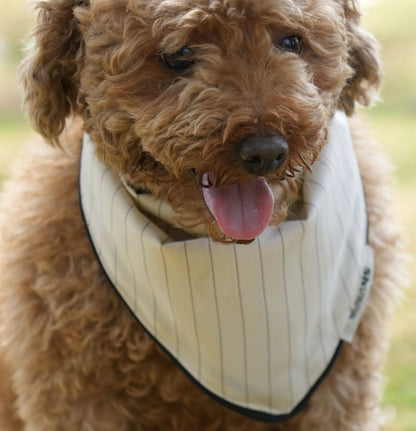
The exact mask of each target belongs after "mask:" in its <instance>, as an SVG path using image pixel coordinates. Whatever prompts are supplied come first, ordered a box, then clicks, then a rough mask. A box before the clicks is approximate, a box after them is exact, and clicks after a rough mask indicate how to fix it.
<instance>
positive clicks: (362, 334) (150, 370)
mask: <svg viewBox="0 0 416 431" xmlns="http://www.w3.org/2000/svg"><path fill="white" fill-rule="evenodd" d="M37 8H38V20H37V24H36V26H35V29H34V33H33V39H34V46H33V47H32V49H31V51H30V53H29V55H28V58H27V59H26V61H25V62H24V64H23V66H22V77H23V83H24V90H25V102H26V105H27V108H28V111H29V115H30V118H31V120H32V122H33V125H34V127H35V128H36V130H37V131H38V132H39V133H40V134H41V135H42V136H43V137H44V138H46V140H47V141H48V142H49V143H51V144H53V145H52V146H42V145H37V146H33V145H32V146H31V147H28V148H27V149H26V152H25V154H24V155H23V157H22V158H21V160H20V161H19V163H18V166H17V171H16V174H15V178H14V180H12V181H11V182H9V183H8V184H7V185H6V186H5V191H4V193H3V197H2V207H1V228H2V236H1V251H0V253H1V255H0V266H1V267H0V282H1V283H0V285H1V290H0V299H1V302H0V313H1V314H0V316H1V317H0V334H1V345H2V356H1V358H2V359H1V367H0V371H1V374H0V375H1V378H2V380H1V383H0V399H1V402H0V425H1V429H2V430H5V431H6V430H26V431H29V430H30V431H35V430H38V431H48V430H50V431H52V430H54V431H57V430H68V431H69V430H74V431H75V430H76V431H79V430H86V431H87V430H100V431H105V430H109V431H110V430H111V431H114V430H119V431H122V430H165V431H166V430H183V431H190V430H201V431H208V430H209V431H214V430H247V431H248V430H249V431H255V430H259V431H260V430H287V431H289V430H307V431H312V430H320V431H321V430H328V431H333V430H335V429H337V430H340V431H341V430H343V431H347V430H348V431H353V430H354V431H355V430H365V431H371V430H377V429H379V425H380V421H381V419H380V418H381V414H380V411H379V407H378V406H379V401H380V394H381V386H382V374H381V371H382V363H383V357H384V354H385V350H386V340H387V335H386V333H387V324H386V320H387V319H386V318H387V316H388V314H389V311H390V308H391V304H392V302H393V300H394V298H395V296H396V291H397V289H396V285H397V281H398V275H397V274H398V264H399V257H400V239H399V234H398V229H397V226H396V225H395V223H394V217H393V216H392V203H391V196H390V191H389V188H388V182H389V176H390V174H389V172H390V167H389V163H388V162H387V161H386V160H385V158H384V157H383V156H382V155H381V154H380V151H379V148H378V146H377V145H376V144H374V143H372V142H371V141H369V140H368V139H367V137H366V136H363V135H362V132H361V130H362V128H361V127H360V126H359V125H357V120H355V119H352V120H351V121H350V125H351V130H352V135H353V141H354V146H355V149H356V153H357V157H358V161H359V165H360V170H361V174H362V179H363V183H364V189H365V195H366V200H367V205H368V214H369V221H370V242H371V245H372V246H373V248H374V250H375V254H376V272H375V280H374V285H373V289H372V293H371V300H370V303H369V305H368V307H367V309H366V312H365V315H364V317H363V319H362V323H361V325H360V327H359V329H358V332H357V334H356V336H355V339H354V342H353V343H352V344H350V345H345V346H344V348H343V349H342V351H341V354H340V356H339V357H338V359H337V361H336V363H335V365H334V367H333V369H332V371H331V372H330V374H329V376H328V377H327V378H326V379H325V380H324V382H323V383H322V384H321V386H320V387H319V388H318V389H317V391H316V392H315V394H314V395H313V396H312V398H311V399H310V401H309V403H308V404H307V406H306V407H305V408H304V410H302V411H301V412H300V413H299V414H297V415H296V416H295V417H294V418H292V419H289V420H287V421H285V422H282V423H278V424H265V423H261V422H255V421H253V420H251V419H248V418H246V417H244V416H241V415H239V414H237V413H235V412H232V411H230V410H228V409H226V408H225V407H223V406H221V405H219V404H217V402H215V401H213V400H211V399H210V398H209V397H208V396H207V395H206V394H204V393H202V392H201V391H200V389H198V388H197V387H195V386H194V384H193V383H192V382H191V381H190V380H189V379H188V377H186V376H185V375H184V374H183V373H182V371H180V370H179V369H178V368H177V367H176V365H174V364H173V363H172V361H171V360H170V359H169V358H168V357H167V356H166V354H165V353H163V352H162V351H161V350H160V348H159V347H158V346H157V345H155V343H154V342H153V341H152V340H151V339H150V337H149V336H148V335H147V334H146V333H145V332H144V331H143V330H142V329H141V327H140V326H139V325H138V324H137V323H136V321H135V319H134V318H133V317H132V316H131V314H130V312H129V311H128V310H127V309H126V307H125V306H124V305H123V304H122V303H121V301H120V299H119V298H118V296H117V295H116V294H115V293H114V291H113V290H112V288H111V287H110V286H109V284H108V282H107V279H106V277H105V276H104V274H103V273H102V271H101V269H100V266H99V264H98V262H97V261H96V259H95V256H94V253H93V251H92V248H91V245H90V243H89V240H88V238H87V234H86V231H85V227H84V224H83V221H82V217H81V213H80V209H79V202H78V167H79V154H80V147H81V139H82V132H83V131H86V132H88V133H89V134H90V136H91V138H92V140H93V141H94V142H95V143H96V145H97V149H98V156H99V157H100V158H101V160H103V161H104V162H105V163H106V164H108V165H110V166H111V167H112V168H113V169H114V170H115V171H117V172H119V173H121V174H122V175H124V177H125V178H127V179H128V181H129V182H130V183H131V184H132V185H133V186H134V187H135V188H137V189H140V190H144V191H149V192H152V193H154V194H155V195H157V196H162V197H165V198H166V199H167V200H168V201H169V202H170V203H171V205H172V207H173V209H174V210H175V212H176V216H177V220H178V223H179V224H181V225H182V226H183V227H184V228H186V227H190V226H196V225H202V226H204V228H205V229H206V231H207V232H208V233H209V235H210V236H211V237H212V238H213V239H214V240H217V241H223V242H227V241H230V239H229V238H227V237H226V236H225V235H224V234H223V233H222V232H221V230H220V229H219V227H218V226H217V224H216V223H215V221H214V220H213V218H212V217H211V216H210V213H209V211H208V210H207V208H206V206H205V203H204V201H203V199H202V197H201V191H200V185H201V177H202V175H203V173H205V172H215V182H216V183H217V184H231V183H234V182H237V181H238V182H241V181H244V180H246V179H248V178H249V174H247V173H246V172H245V171H244V170H243V169H242V168H241V166H240V165H239V164H238V163H237V162H236V160H235V146H236V143H237V142H239V141H240V140H241V139H242V138H244V137H245V136H248V135H252V134H258V133H279V134H281V135H283V136H284V137H285V138H286V139H287V142H288V144H289V157H288V159H287V161H286V162H285V164H284V165H283V166H282V167H281V168H280V169H279V170H278V171H277V172H276V173H273V174H270V175H268V176H267V181H268V182H269V183H270V184H272V185H275V186H276V187H277V188H278V189H280V190H281V192H280V193H279V194H278V196H277V200H276V205H275V211H274V215H273V218H272V223H275V224H277V223H279V222H280V221H282V220H283V218H284V217H285V216H286V213H287V210H288V208H289V206H290V203H291V199H293V196H296V190H297V188H298V187H300V186H301V181H298V180H297V178H300V177H301V172H302V171H303V170H305V169H309V168H310V165H311V164H312V163H313V161H314V159H315V158H316V156H317V155H318V154H319V151H320V149H321V148H322V146H323V145H325V143H326V140H327V134H328V126H329V121H330V119H331V117H332V115H333V113H334V111H335V110H336V109H341V110H344V111H345V112H346V113H347V114H348V115H349V116H352V115H353V113H354V109H355V105H356V103H357V102H358V103H359V104H361V105H368V104H369V103H370V102H371V101H372V100H373V98H374V96H375V95H376V92H377V89H378V86H379V82H380V75H381V73H380V66H379V61H378V54H377V44H376V43H375V41H374V39H373V38H372V36H370V35H369V34H368V33H366V32H364V31H363V30H361V29H360V27H359V24H360V13H359V10H358V5H357V4H356V1H355V0H89V1H88V0H42V1H38V2H37ZM292 34H296V35H300V36H301V37H302V45H303V52H302V53H301V54H299V55H297V54H296V53H292V52H286V51H284V50H282V49H280V48H279V43H278V42H279V40H281V39H282V38H283V37H285V36H287V35H292ZM184 46H192V47H193V49H194V51H195V52H196V53H197V54H196V55H197V61H196V62H195V64H194V65H193V67H192V69H191V70H185V71H182V72H178V71H177V70H172V69H169V68H168V67H167V66H166V64H163V61H160V59H161V58H163V55H164V54H165V53H174V52H177V51H178V50H180V49H181V48H182V47H184ZM69 118H72V120H69ZM54 146H59V147H62V148H63V149H64V151H60V150H59V149H56V148H53V147H54ZM190 170H194V172H195V174H196V175H195V176H192V175H190V173H189V172H190ZM289 209H290V208H289Z"/></svg>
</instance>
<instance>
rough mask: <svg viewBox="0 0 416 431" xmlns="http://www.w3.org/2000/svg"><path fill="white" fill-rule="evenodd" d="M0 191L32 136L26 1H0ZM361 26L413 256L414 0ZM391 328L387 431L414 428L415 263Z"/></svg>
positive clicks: (385, 5)
mask: <svg viewBox="0 0 416 431" xmlns="http://www.w3.org/2000/svg"><path fill="white" fill-rule="evenodd" d="M1 2H2V3H1V5H2V13H1V16H0V187H1V183H2V182H3V181H4V180H5V179H6V178H7V176H8V175H9V174H10V165H11V163H12V161H13V159H14V158H15V157H16V155H17V153H18V152H19V148H20V147H21V145H22V144H23V143H24V142H25V141H27V140H29V139H31V138H32V137H33V133H32V132H31V130H30V127H29V126H28V123H27V121H26V120H25V118H24V116H23V114H22V111H21V108H20V101H19V95H18V94H19V93H18V82H17V79H16V69H17V65H18V63H19V61H20V60H21V57H22V47H23V45H24V36H25V35H26V34H27V30H28V28H29V27H30V25H31V22H32V17H31V11H30V8H29V7H28V1H27V0H1ZM363 3H364V6H365V15H364V20H363V23H364V26H365V27H366V28H367V29H369V30H370V31H371V32H373V33H374V34H375V35H376V36H377V37H378V39H379V41H380V42H381V45H382V55H383V61H384V68H385V78H384V85H383V90H382V102H381V103H380V104H378V105H377V106H376V107H375V108H373V109H371V110H369V111H364V112H363V115H364V116H365V118H366V120H367V121H368V123H369V124H370V125H371V126H372V129H373V131H374V136H375V137H376V138H377V139H378V140H379V141H380V142H381V143H382V145H383V146H384V147H385V149H386V151H387V153H388V154H389V156H390V158H391V159H392V160H393V162H394V164H395V166H396V181H395V183H394V187H395V190H396V195H397V202H396V208H397V215H398V217H399V218H400V220H401V221H402V224H403V225H404V228H405V237H406V240H407V242H408V249H409V251H410V255H411V256H413V257H414V256H416V0H366V1H364V2H363ZM409 274H410V283H409V288H408V289H407V290H406V295H405V299H404V301H403V302H402V303H401V305H400V306H399V308H398V309H397V311H396V314H395V317H394V321H393V325H392V343H391V349H390V354H389V357H388V362H387V366H386V368H387V370H386V372H387V382H386V394H385V401H384V405H385V408H386V410H387V411H388V412H389V413H391V414H392V415H393V414H394V419H392V423H391V424H390V425H388V426H387V427H386V430H388V431H415V430H416V290H415V289H414V288H413V287H414V286H415V285H416V266H415V262H414V260H413V262H411V264H410V265H409Z"/></svg>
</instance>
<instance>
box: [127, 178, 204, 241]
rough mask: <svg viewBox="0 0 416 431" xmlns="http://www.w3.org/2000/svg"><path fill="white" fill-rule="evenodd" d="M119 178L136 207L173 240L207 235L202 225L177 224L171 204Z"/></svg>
mask: <svg viewBox="0 0 416 431" xmlns="http://www.w3.org/2000/svg"><path fill="white" fill-rule="evenodd" d="M121 180H122V183H123V186H124V188H125V189H126V190H127V192H128V193H129V195H130V196H131V197H132V199H133V201H134V202H135V204H136V206H137V208H138V209H139V210H140V211H141V212H143V213H144V214H146V216H147V217H148V218H149V219H150V220H151V221H152V222H153V223H155V224H156V225H157V226H158V227H159V228H160V229H162V230H163V231H164V232H166V233H167V234H168V235H169V236H170V237H171V238H172V239H173V240H175V241H184V240H187V239H192V238H200V237H205V236H208V231H207V230H206V229H205V228H204V226H202V225H198V226H196V227H193V228H186V229H185V228H183V227H181V226H179V225H178V224H177V223H176V221H175V213H174V211H173V209H172V207H171V205H170V204H169V203H168V202H167V201H166V200H165V199H163V198H158V199H157V198H155V197H154V196H153V195H152V194H151V193H147V192H140V191H136V190H134V188H133V187H131V186H130V185H129V184H128V183H127V182H126V181H125V180H124V179H123V178H122V179H121Z"/></svg>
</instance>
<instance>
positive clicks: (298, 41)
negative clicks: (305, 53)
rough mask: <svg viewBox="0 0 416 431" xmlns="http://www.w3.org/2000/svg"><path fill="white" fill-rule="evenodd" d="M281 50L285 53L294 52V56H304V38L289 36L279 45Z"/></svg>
mask: <svg viewBox="0 0 416 431" xmlns="http://www.w3.org/2000/svg"><path fill="white" fill-rule="evenodd" d="M278 45H279V48H280V49H281V50H283V51H287V52H293V53H294V54H299V55H300V54H302V38H301V36H287V37H285V38H283V39H282V40H281V41H280V42H279V43H278Z"/></svg>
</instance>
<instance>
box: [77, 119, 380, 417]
mask: <svg viewBox="0 0 416 431" xmlns="http://www.w3.org/2000/svg"><path fill="white" fill-rule="evenodd" d="M313 170H314V172H313V174H309V173H307V174H306V175H305V181H304V186H303V196H302V198H303V211H302V214H303V216H304V217H303V218H302V219H299V220H288V221H285V222H283V223H282V224H280V225H279V226H269V227H268V228H266V230H265V231H264V232H263V233H262V234H261V235H260V236H259V237H258V238H257V239H256V240H255V241H254V242H253V243H251V244H250V245H236V244H231V245H224V244H219V243H215V242H213V241H211V240H210V239H209V238H206V237H199V238H195V239H188V240H177V239H175V238H173V237H172V236H170V235H169V233H168V232H166V231H164V230H162V229H161V228H160V227H159V226H158V225H156V224H155V223H154V222H153V221H152V220H151V219H150V218H149V217H147V216H146V215H145V214H144V213H143V212H141V211H140V210H139V209H138V208H137V206H136V202H135V201H134V199H132V197H131V196H130V194H129V193H128V192H127V191H126V188H125V187H124V185H123V184H122V181H121V180H120V178H119V177H118V176H117V175H116V174H115V173H114V172H112V170H111V169H110V168H109V167H107V166H105V165H104V164H102V163H101V162H100V161H99V160H98V158H97V157H96V155H95V147H94V144H93V143H92V142H91V141H90V139H89V137H88V136H87V135H85V139H84V145H83V153H82V160H81V171H80V196H81V206H82V211H83V215H84V218H85V222H86V226H87V229H88V232H89V235H90V238H91V241H92V244H93V247H94V249H95V251H96V253H97V257H98V258H99V260H100V262H101V264H102V266H103V268H104V270H105V272H106V274H107V276H108V278H109V280H110V281H111V283H112V284H113V286H114V288H115V289H116V290H117V292H118V293H119V294H120V296H121V297H122V298H123V300H124V301H125V303H126V304H127V305H128V307H129V308H130V310H131V311H132V313H134V315H135V316H136V317H137V319H138V320H139V321H140V323H141V324H142V325H143V326H144V327H145V328H146V330H147V331H148V332H149V333H150V334H151V335H152V336H153V337H154V338H155V339H156V340H157V341H158V343H160V344H161V345H162V346H163V347H164V348H165V349H166V351H167V352H168V353H169V354H170V355H171V356H172V357H173V358H174V359H175V360H176V361H178V363H179V364H180V366H181V367H182V368H183V369H185V370H186V372H187V373H188V374H189V375H190V376H192V378H193V379H194V380H195V381H196V382H197V383H199V384H200V385H202V386H203V387H204V388H205V389H206V390H207V391H208V392H209V393H210V394H212V395H213V396H214V397H215V398H217V399H221V400H223V402H224V403H225V404H227V405H229V406H231V407H233V408H235V409H236V410H238V411H243V412H244V413H247V414H250V415H253V416H255V417H257V418H260V419H265V420H278V419H281V418H283V417H287V415H290V414H292V413H293V412H294V411H297V409H298V408H299V406H300V405H301V404H302V402H303V401H304V400H305V399H307V398H308V396H309V395H310V394H311V392H312V391H313V389H314V388H316V386H317V383H318V382H319V381H320V380H321V378H322V376H323V375H324V374H325V373H326V372H327V370H328V368H329V367H330V365H331V363H332V362H333V359H334V356H335V355H336V352H337V351H338V350H339V346H340V343H341V342H342V341H343V340H346V341H351V340H352V339H353V337H354V333H355V331H356V328H357V326H358V324H359V321H360V319H361V316H362V313H363V311H364V309H365V303H366V301H367V298H368V295H369V292H370V287H371V278H372V271H373V264H372V259H371V252H370V251H369V247H368V246H367V215H366V207H365V198H364V194H363V187H362V182H361V178H360V173H359V170H358V165H357V161H356V157H355V154H354V150H353V146H352V142H351V137H350V132H349V128H348V123H347V119H346V117H345V115H344V114H343V113H340V112H337V113H336V115H335V117H334V119H333V120H332V123H331V128H330V139H329V142H328V144H327V145H326V147H325V148H324V149H323V151H322V153H321V155H320V157H319V158H318V160H317V161H316V162H315V163H314V165H313ZM154 205H155V207H156V208H159V210H160V209H161V208H162V207H164V206H166V205H168V204H167V203H166V202H164V201H162V200H159V201H155V203H154ZM156 212H157V211H156ZM159 212H162V211H159Z"/></svg>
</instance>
